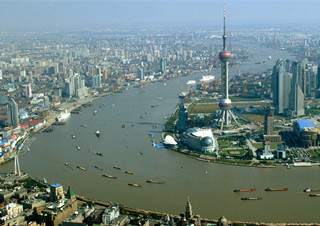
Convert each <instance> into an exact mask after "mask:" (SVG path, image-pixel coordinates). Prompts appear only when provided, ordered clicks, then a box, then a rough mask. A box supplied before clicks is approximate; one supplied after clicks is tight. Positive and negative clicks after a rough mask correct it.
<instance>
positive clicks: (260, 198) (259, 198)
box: [241, 197, 263, 200]
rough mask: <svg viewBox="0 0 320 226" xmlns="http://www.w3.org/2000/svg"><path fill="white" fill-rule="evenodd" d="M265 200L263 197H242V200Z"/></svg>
mask: <svg viewBox="0 0 320 226" xmlns="http://www.w3.org/2000/svg"><path fill="white" fill-rule="evenodd" d="M262 199H263V198H262V197H252V198H249V197H242V198H241V200H262Z"/></svg>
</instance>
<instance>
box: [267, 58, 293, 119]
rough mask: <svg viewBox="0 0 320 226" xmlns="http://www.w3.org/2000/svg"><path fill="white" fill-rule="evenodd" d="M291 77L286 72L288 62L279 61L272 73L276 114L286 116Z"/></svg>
mask: <svg viewBox="0 0 320 226" xmlns="http://www.w3.org/2000/svg"><path fill="white" fill-rule="evenodd" d="M291 77H292V76H291V74H290V73H289V72H287V71H286V61H285V60H283V59H279V60H277V62H276V65H275V66H274V67H273V72H272V92H273V105H274V107H275V113H276V114H284V113H285V110H286V109H287V108H289V94H290V90H291Z"/></svg>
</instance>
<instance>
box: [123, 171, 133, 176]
mask: <svg viewBox="0 0 320 226" xmlns="http://www.w3.org/2000/svg"><path fill="white" fill-rule="evenodd" d="M125 173H126V174H131V175H133V172H130V171H125Z"/></svg>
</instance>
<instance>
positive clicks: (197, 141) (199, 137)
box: [182, 128, 218, 153]
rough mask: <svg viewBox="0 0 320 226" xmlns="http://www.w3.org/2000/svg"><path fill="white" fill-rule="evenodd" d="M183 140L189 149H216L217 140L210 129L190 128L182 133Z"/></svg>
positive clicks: (212, 150)
mask: <svg viewBox="0 0 320 226" xmlns="http://www.w3.org/2000/svg"><path fill="white" fill-rule="evenodd" d="M182 140H183V142H184V143H185V144H186V145H187V146H188V147H189V148H191V149H194V150H197V151H200V152H206V153H212V152H214V151H215V150H217V149H218V142H217V140H216V139H215V138H214V137H213V134H212V131H211V129H200V128H191V129H188V130H187V131H186V132H184V134H183V138H182Z"/></svg>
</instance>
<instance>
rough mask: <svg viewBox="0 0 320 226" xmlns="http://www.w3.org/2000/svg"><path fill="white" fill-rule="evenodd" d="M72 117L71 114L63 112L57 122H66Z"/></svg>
mask: <svg viewBox="0 0 320 226" xmlns="http://www.w3.org/2000/svg"><path fill="white" fill-rule="evenodd" d="M69 117H70V112H68V111H65V112H61V113H60V114H59V115H58V117H57V118H56V121H58V122H60V121H64V120H66V119H67V118H69Z"/></svg>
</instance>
